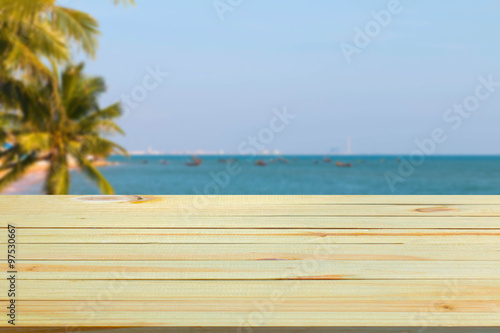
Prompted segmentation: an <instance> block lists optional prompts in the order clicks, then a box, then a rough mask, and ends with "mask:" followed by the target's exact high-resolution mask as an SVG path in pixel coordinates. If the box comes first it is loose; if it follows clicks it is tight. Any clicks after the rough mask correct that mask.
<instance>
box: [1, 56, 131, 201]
mask: <svg viewBox="0 0 500 333" xmlns="http://www.w3.org/2000/svg"><path fill="white" fill-rule="evenodd" d="M83 67H84V66H83V64H80V65H77V66H74V65H71V66H68V67H67V68H66V69H65V70H64V71H63V73H62V74H61V75H60V79H58V84H57V89H56V90H55V91H54V89H53V88H52V87H53V85H52V84H50V83H43V82H38V83H34V84H31V85H21V84H20V85H18V86H14V87H13V88H12V91H11V93H12V94H13V95H14V96H15V100H16V101H17V104H16V105H13V107H15V108H13V109H15V110H18V111H13V112H8V113H4V114H3V115H0V124H1V123H2V122H3V125H4V126H5V128H6V129H7V130H8V131H7V132H10V133H11V135H12V137H13V140H10V143H11V146H10V147H8V148H6V149H4V151H2V152H0V159H3V166H2V167H0V171H2V170H4V171H7V173H6V174H5V175H4V176H3V177H2V178H1V179H0V191H1V190H2V189H4V188H5V187H6V186H8V185H9V184H10V183H12V182H14V181H16V180H18V179H20V178H21V177H23V176H24V174H25V173H26V171H27V169H28V168H29V167H30V166H31V165H33V164H34V163H36V162H38V161H47V162H48V163H49V167H48V173H47V177H46V180H45V192H46V193H47V194H67V193H68V192H69V186H70V172H69V169H70V164H72V163H74V164H75V165H77V166H78V168H79V169H80V170H82V171H83V172H84V173H85V174H86V175H87V176H88V177H89V178H90V179H91V180H93V181H95V182H96V183H97V185H98V186H99V188H100V190H101V192H102V193H103V194H112V193H113V188H112V187H111V185H110V184H109V183H108V181H107V180H106V179H105V178H104V177H103V176H102V174H101V173H100V172H99V171H98V170H97V169H96V168H95V167H94V166H93V165H92V162H91V160H89V158H90V157H92V158H96V157H97V158H105V157H107V156H109V155H110V154H112V153H121V154H126V151H125V149H124V148H122V147H120V146H119V145H117V144H116V143H114V142H112V141H110V140H108V139H107V138H106V136H107V135H109V134H114V133H121V134H123V131H122V129H121V128H120V127H119V126H118V125H117V124H116V123H115V122H114V119H115V118H117V117H119V116H121V114H122V110H121V108H120V105H119V104H113V105H111V106H108V107H107V108H104V109H101V108H100V107H99V104H98V97H99V95H100V94H102V93H103V92H104V91H105V84H104V81H103V79H102V78H100V77H87V76H85V75H84V74H83ZM54 77H58V75H54ZM53 95H57V96H58V97H59V99H60V100H61V110H62V112H60V113H58V117H57V118H54V113H53V110H52V108H53V107H54V104H53V102H52V100H51V98H50V97H51V96H53ZM7 132H6V133H7ZM4 136H5V135H4Z"/></svg>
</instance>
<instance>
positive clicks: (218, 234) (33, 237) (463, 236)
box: [0, 229, 500, 244]
mask: <svg viewBox="0 0 500 333" xmlns="http://www.w3.org/2000/svg"><path fill="white" fill-rule="evenodd" d="M18 237H19V240H18V243H19V244H66V243H73V244H81V243H87V244H113V243H121V244H138V243H143V244H144V243H157V244H169V243H184V244H186V243H189V244H199V243H210V244H219V243H224V244H229V243H237V244H241V243H253V244H269V243H270V244H283V243H294V244H301V243H318V242H320V243H332V244H373V243H380V244H391V243H392V244H398V243H405V244H408V243H424V244H435V243H438V244H447V243H451V244H458V243H460V244H468V243H473V244H474V243H481V244H494V243H500V229H498V230H484V229H480V230H475V229H467V230H456V229H450V230H443V229H440V230H436V229H418V230H411V229H410V230H400V229H398V230H394V229H384V230H373V229H354V230H353V229H300V230H299V229H244V230H242V229H20V230H19V231H18ZM7 241H8V234H7V233H6V232H4V233H0V244H6V243H7Z"/></svg>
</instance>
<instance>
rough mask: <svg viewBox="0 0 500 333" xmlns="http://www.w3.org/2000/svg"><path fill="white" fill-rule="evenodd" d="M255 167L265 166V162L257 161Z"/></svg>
mask: <svg viewBox="0 0 500 333" xmlns="http://www.w3.org/2000/svg"><path fill="white" fill-rule="evenodd" d="M255 165H257V166H267V162H266V161H263V160H258V161H256V162H255Z"/></svg>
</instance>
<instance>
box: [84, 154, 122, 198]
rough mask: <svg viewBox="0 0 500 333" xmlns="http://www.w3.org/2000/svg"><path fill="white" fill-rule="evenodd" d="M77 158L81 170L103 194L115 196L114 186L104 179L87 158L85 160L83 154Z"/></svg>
mask: <svg viewBox="0 0 500 333" xmlns="http://www.w3.org/2000/svg"><path fill="white" fill-rule="evenodd" d="M75 158H76V159H77V161H78V164H79V166H80V169H81V170H82V171H83V173H84V174H85V175H86V176H87V177H88V178H89V179H90V180H92V181H94V182H95V183H96V184H97V186H99V189H100V191H101V193H102V194H107V195H109V194H114V193H115V191H114V189H113V186H111V184H110V183H109V182H108V181H107V180H106V178H104V176H103V175H102V174H101V173H100V172H99V170H97V169H96V168H95V167H94V166H93V165H92V163H90V162H89V161H88V160H87V159H86V158H84V157H83V156H82V155H81V154H77V155H76V156H75Z"/></svg>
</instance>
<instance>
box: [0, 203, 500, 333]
mask: <svg viewBox="0 0 500 333" xmlns="http://www.w3.org/2000/svg"><path fill="white" fill-rule="evenodd" d="M0 222H1V223H0V229H2V230H3V231H0V243H2V244H3V245H2V246H3V248H4V250H3V251H0V258H1V259H2V260H1V263H0V267H1V268H2V270H3V271H4V272H5V276H7V273H6V272H7V271H8V266H7V260H6V259H7V240H8V233H7V226H8V225H9V224H11V225H15V226H16V230H17V231H16V235H17V253H16V257H17V263H16V264H17V266H16V269H17V271H18V273H17V290H18V293H17V297H16V298H17V314H18V317H17V321H18V322H17V326H18V327H23V326H24V327H36V326H45V327H63V326H66V327H69V328H70V329H65V330H64V331H66V332H73V331H78V329H80V328H81V327H86V329H85V330H92V331H102V332H115V331H109V330H107V329H105V327H116V328H119V327H143V326H148V327H150V328H154V327H172V328H175V329H174V330H181V329H180V327H186V328H185V329H183V330H184V331H183V332H190V331H192V330H193V327H198V331H199V332H229V331H231V332H247V331H248V332H250V330H247V329H249V328H251V329H252V330H254V331H255V332H259V331H258V330H257V328H258V327H266V330H269V329H270V328H269V327H276V332H281V331H280V329H279V327H288V328H290V329H288V330H286V331H287V332H288V331H290V332H306V331H307V330H308V329H310V328H312V327H316V328H315V331H316V332H358V331H360V328H359V327H364V328H366V329H368V328H370V329H368V330H367V331H366V332H422V329H425V332H446V333H448V332H469V331H470V332H474V331H476V329H477V327H498V326H500V197H498V196H472V197H470V196H213V197H206V196H200V197H194V196H164V197H149V196H113V197H101V196H92V197H89V196H86V197H81V196H67V197H47V196H10V197H9V196H2V197H0ZM8 288H9V282H8V281H7V280H6V279H2V280H0V308H3V309H6V307H7V306H8V299H9V298H8V297H7V290H8ZM5 313H6V311H5ZM0 326H4V327H7V320H5V319H4V320H2V321H0ZM189 327H191V328H189ZM202 327H206V328H202ZM223 327H226V328H225V329H223ZM292 327H295V328H294V329H293V330H292V329H291V328H292ZM321 327H324V329H323V330H321ZM349 327H351V328H349ZM354 327H358V328H357V329H356V328H354ZM377 327H379V329H377ZM439 327H444V328H439ZM459 327H475V328H471V329H466V328H465V329H463V330H456V328H459ZM77 328H78V329H77ZM333 328H336V329H335V330H334V329H333ZM9 329H10V328H9ZM141 329H142V328H141ZM141 329H138V330H137V332H139V331H140V330H141ZM161 330H162V329H161V328H159V330H158V332H160V331H161ZM281 330H283V329H281ZM29 331H33V332H38V331H40V330H37V329H25V330H24V332H29ZM46 331H47V332H49V331H50V332H58V331H59V332H61V329H57V328H53V329H50V330H48V329H47V330H46ZM122 331H123V332H126V331H130V332H135V331H134V329H118V330H116V332H122ZM152 332H155V331H152ZM269 332H273V331H269ZM483 332H498V328H490V329H485V330H484V331H483Z"/></svg>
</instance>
